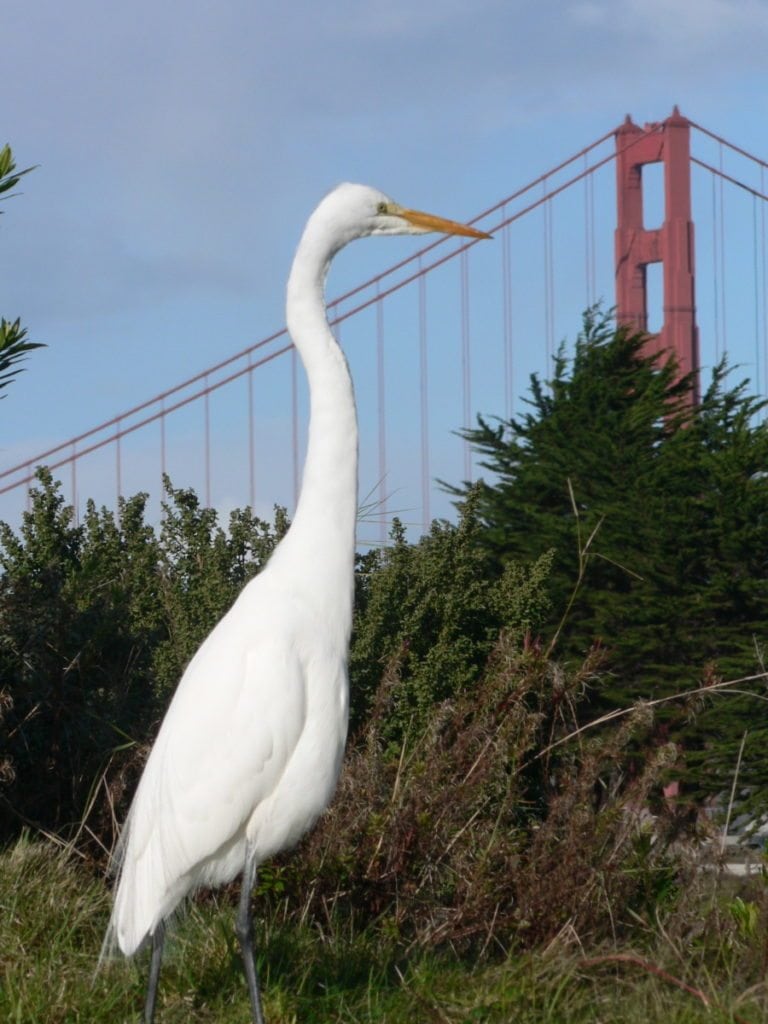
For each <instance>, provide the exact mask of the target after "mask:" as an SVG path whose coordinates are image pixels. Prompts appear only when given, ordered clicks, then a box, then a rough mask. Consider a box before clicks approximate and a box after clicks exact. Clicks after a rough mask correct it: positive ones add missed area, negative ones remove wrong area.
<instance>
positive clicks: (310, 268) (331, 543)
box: [285, 229, 357, 632]
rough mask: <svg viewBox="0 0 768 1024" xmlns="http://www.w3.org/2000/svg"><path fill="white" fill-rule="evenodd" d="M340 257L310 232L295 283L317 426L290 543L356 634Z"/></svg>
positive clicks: (315, 585)
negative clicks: (338, 334) (336, 281)
mask: <svg viewBox="0 0 768 1024" xmlns="http://www.w3.org/2000/svg"><path fill="white" fill-rule="evenodd" d="M332 255H333V252H332V251H330V250H328V249H327V248H326V247H324V246H323V245H322V240H317V239H315V238H313V235H312V232H311V231H310V230H309V229H308V230H307V232H306V233H305V236H304V238H303V239H302V242H301V244H300V246H299V249H298V251H297V253H296V258H295V260H294V264H293V268H292V270H291V275H290V278H289V280H288V294H287V321H288V329H289V331H290V334H291V337H292V338H293V342H294V344H295V346H296V348H297V349H298V352H299V355H300V356H301V360H302V362H303V364H304V368H305V370H306V373H307V377H308V380H309V397H310V420H309V440H308V445H307V457H306V461H305V463H304V474H303V480H302V486H301V495H300V497H299V502H298V505H297V507H296V512H295V515H294V519H293V525H292V526H291V529H290V531H289V534H288V536H287V537H286V538H285V542H286V543H287V545H289V546H290V548H291V549H292V551H293V552H294V553H296V552H297V549H298V551H299V552H300V556H301V557H302V560H303V566H304V572H305V577H304V579H305V585H306V587H307V588H310V590H309V591H308V592H309V594H310V596H311V597H312V598H315V597H316V598H317V599H318V600H319V601H321V602H323V607H324V608H325V609H327V611H328V612H329V613H330V615H331V616H335V617H339V616H341V621H340V622H339V625H341V626H343V628H344V630H346V631H347V632H348V629H349V624H350V623H351V616H352V597H353V585H354V557H355V520H356V517H357V414H356V410H355V397H354V392H353V388H352V379H351V377H350V373H349V368H348V366H347V361H346V359H345V358H344V354H343V352H342V351H341V348H340V347H339V345H338V343H337V342H336V340H335V338H334V337H333V335H332V333H331V330H330V327H329V326H328V320H327V316H326V311H325V300H324V296H323V292H324V285H325V277H326V274H327V270H328V266H329V264H330V260H331V257H332ZM344 584H346V586H345V585H344ZM340 595H341V596H340Z"/></svg>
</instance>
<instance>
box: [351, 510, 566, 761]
mask: <svg viewBox="0 0 768 1024" xmlns="http://www.w3.org/2000/svg"><path fill="white" fill-rule="evenodd" d="M479 531H480V521H479V518H478V515H477V503H476V500H475V499H474V497H473V496H470V497H469V499H468V500H467V501H466V502H465V503H464V505H463V506H462V509H461V514H460V518H459V522H458V525H453V524H451V523H447V522H438V521H435V522H433V523H432V527H431V529H430V532H429V533H428V534H427V535H426V536H424V537H422V538H421V539H420V540H419V541H418V543H416V544H409V543H408V542H407V541H406V539H405V531H404V529H403V527H402V525H401V524H400V522H399V521H398V520H395V522H394V525H393V528H392V534H391V541H392V543H391V546H390V547H389V548H386V549H383V550H377V551H375V552H374V553H372V554H371V555H369V556H368V558H367V559H366V560H365V562H364V564H363V565H362V566H361V568H360V572H359V574H358V575H359V576H360V577H361V578H362V582H361V585H360V586H359V588H358V602H357V610H356V618H355V626H354V632H353V642H352V650H351V655H350V675H351V680H352V701H353V727H356V726H358V725H359V724H360V723H361V722H362V721H363V720H364V719H365V717H366V715H367V713H368V712H369V711H370V709H371V707H372V704H373V702H374V700H375V699H376V694H377V692H378V690H379V684H380V681H381V677H382V673H383V672H384V670H385V668H386V666H387V665H388V664H389V663H390V662H391V660H392V659H393V658H395V659H396V660H397V664H398V685H397V688H396V691H395V692H394V693H393V694H392V695H391V698H390V701H389V703H390V708H389V712H388V716H387V724H386V727H385V732H386V734H387V736H388V737H389V738H390V739H394V740H395V741H398V742H399V740H400V739H401V738H402V736H403V735H405V734H406V733H407V732H408V731H409V730H416V731H420V729H421V728H422V726H423V724H424V722H425V720H426V718H427V717H428V715H429V714H430V713H431V710H432V708H433V707H434V705H435V703H436V702H439V701H442V700H444V699H446V698H449V697H453V696H456V695H458V694H460V693H463V692H465V691H468V690H470V689H471V688H472V687H473V685H474V684H475V683H476V682H477V680H478V678H479V676H480V673H481V670H482V668H483V666H484V664H485V662H486V659H487V658H488V655H489V654H490V652H491V650H492V649H493V646H494V644H495V643H496V640H497V638H498V635H499V632H500V630H502V629H505V630H507V631H510V632H514V634H515V636H516V637H517V638H518V639H522V637H523V636H524V635H525V634H526V633H529V632H531V631H535V630H536V628H537V627H538V625H539V622H540V621H541V620H542V619H543V617H544V613H545V610H546V599H545V598H544V594H543V587H542V581H543V580H544V578H545V577H546V575H547V572H548V570H549V557H548V556H546V555H544V556H542V557H540V558H538V559H537V560H536V561H535V563H534V564H533V565H532V566H531V567H530V569H522V568H520V567H519V566H517V565H515V564H510V565H509V566H507V568H506V570H505V571H504V573H502V575H501V576H500V577H499V578H498V579H497V578H494V576H493V575H492V574H491V573H490V572H489V567H488V559H487V558H486V557H485V556H484V554H483V553H482V551H481V549H480V547H479V544H478V539H479Z"/></svg>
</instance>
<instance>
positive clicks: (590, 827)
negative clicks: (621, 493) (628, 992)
mask: <svg viewBox="0 0 768 1024" xmlns="http://www.w3.org/2000/svg"><path fill="white" fill-rule="evenodd" d="M399 667H400V666H399V664H398V662H397V660H395V661H394V662H393V663H392V664H391V665H390V668H389V671H388V673H387V674H386V675H385V677H384V680H383V681H382V683H381V685H380V689H379V692H378V694H377V697H376V701H375V705H374V713H373V714H372V716H371V717H370V718H369V720H368V722H367V724H366V727H365V728H364V729H363V730H362V731H361V733H360V734H359V735H358V737H357V741H356V743H355V745H354V747H353V750H352V751H351V753H350V754H349V755H348V757H347V760H346V762H345V767H344V770H343V774H342V781H341V784H340V791H339V794H338V795H337V798H336V800H335V802H334V804H333V806H332V808H331V811H330V812H329V814H328V815H327V816H326V817H325V818H324V819H323V820H322V822H321V823H320V825H319V827H318V828H317V829H316V830H315V831H314V832H313V834H312V835H311V836H310V837H309V838H308V839H307V840H306V842H305V844H304V847H303V850H302V852H301V854H300V855H299V857H297V858H289V859H288V860H287V861H286V868H285V871H286V879H287V881H288V885H287V888H288V891H289V896H291V895H292V899H291V898H289V904H293V905H298V906H299V907H300V908H301V910H300V912H301V915H302V918H304V917H306V915H307V914H309V913H313V914H316V915H317V916H318V917H322V914H323V912H324V908H326V907H327V906H333V907H336V908H337V909H341V910H343V911H344V912H345V913H347V914H349V915H354V916H355V919H356V920H358V921H362V922H366V921H368V920H370V919H371V918H378V919H379V920H380V921H385V922H386V926H387V927H388V928H390V929H391V930H392V932H393V934H396V935H397V936H398V938H399V940H400V941H401V942H402V943H403V944H404V945H410V944H412V943H413V944H417V945H420V946H440V945H443V944H448V945H450V946H451V948H454V949H474V950H475V951H477V950H480V949H487V948H489V946H494V945H496V946H500V947H503V948H509V947H510V946H511V945H514V946H523V945H529V944H537V943H540V942H546V941H549V940H551V939H553V938H554V937H555V936H556V935H557V933H558V932H559V931H560V929H561V928H562V927H563V926H564V925H565V924H566V923H570V924H571V925H572V926H573V927H574V928H576V929H577V930H578V932H579V934H582V935H588V936H591V937H595V936H605V929H606V925H607V922H608V921H609V920H611V921H612V922H613V928H614V931H615V932H616V933H618V932H619V931H620V930H621V929H623V928H624V927H625V926H628V925H630V924H631V921H632V920H633V919H635V918H636V917H637V915H642V914H645V913H651V914H652V913H654V912H655V910H656V909H657V908H658V907H659V906H660V905H661V904H662V903H663V901H664V900H666V899H668V898H672V896H673V895H674V892H675V891H676V889H677V884H678V881H677V879H678V869H677V867H676V865H675V863H674V860H673V859H672V858H670V856H669V853H668V849H667V844H666V841H665V836H666V835H667V832H666V827H667V824H670V822H666V823H665V819H663V818H662V819H660V820H659V821H657V822H656V824H655V825H654V824H652V822H651V820H646V821H644V820H643V819H642V818H641V817H640V816H639V812H640V809H642V808H645V807H647V806H648V804H649V800H650V799H651V795H652V794H653V793H655V792H658V788H659V783H660V779H661V778H662V775H663V773H664V772H665V771H667V770H668V769H669V768H670V767H671V765H673V764H674V762H675V761H676V757H677V755H676V752H675V749H674V747H673V745H671V744H663V745H660V746H655V747H651V748H648V749H647V751H646V753H647V756H646V758H645V764H644V768H643V770H642V771H641V772H640V773H636V774H634V775H632V774H631V771H630V763H631V759H633V758H634V752H635V748H636V744H638V743H645V741H646V737H647V735H648V727H649V716H648V714H647V712H646V711H645V710H644V709H643V708H639V709H638V710H637V711H636V712H635V713H633V714H632V715H630V716H628V717H627V718H626V719H625V721H624V724H623V725H621V726H620V727H619V728H617V729H613V730H608V731H604V732H602V733H600V734H598V735H597V736H596V737H595V738H593V739H591V740H588V741H587V740H585V741H584V742H583V743H582V744H581V745H580V746H577V745H575V744H573V743H571V744H565V745H563V746H562V747H561V746H559V745H558V740H559V739H560V738H561V737H564V736H565V735H567V734H568V733H569V732H570V731H571V730H572V729H573V725H574V720H575V717H576V714H577V709H578V706H579V705H580V704H581V703H582V702H583V701H584V699H585V692H586V687H587V684H588V683H591V682H593V681H594V674H595V671H596V668H597V666H596V663H595V660H594V659H589V660H588V661H587V662H586V663H585V664H584V665H583V666H582V667H581V669H580V670H579V671H578V672H577V673H573V674H566V673H564V672H563V671H562V670H561V668H560V667H559V666H558V665H556V664H554V663H553V662H551V661H550V660H549V659H548V658H547V656H546V655H545V654H544V653H543V652H542V650H541V649H540V648H539V647H538V645H536V644H531V643H530V642H526V641H525V640H524V641H523V642H522V643H519V642H518V641H517V640H516V638H515V636H514V632H513V631H503V632H502V634H501V638H500V639H499V640H498V642H497V644H496V646H495V648H494V650H493V652H492V654H491V656H490V658H489V660H488V663H487V666H486V669H485V671H483V672H482V673H481V674H480V676H479V678H478V680H477V681H476V682H475V683H474V685H473V686H472V687H468V688H466V689H464V690H463V691H461V692H460V693H456V694H454V695H452V696H451V698H449V699H446V700H443V701H441V702H439V703H437V704H433V705H432V708H431V710H430V713H429V715H428V716H427V718H426V721H425V723H424V726H423V729H422V730H421V731H419V732H418V733H416V734H415V735H414V734H413V733H411V734H409V735H408V736H407V737H406V738H405V739H404V740H403V742H402V744H401V747H400V749H399V750H393V749H392V744H391V741H390V740H389V738H388V737H389V729H388V719H389V715H390V714H391V707H392V704H393V701H395V700H396V698H397V694H398V690H399V687H400V677H399ZM651 828H653V836H654V842H653V843H651V842H650V837H651V833H650V831H649V830H650V829H651ZM291 890H292V892H291ZM307 892H309V896H307V895H306V893H307ZM608 908H610V911H609V910H608Z"/></svg>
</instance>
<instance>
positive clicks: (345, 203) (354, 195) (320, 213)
mask: <svg viewBox="0 0 768 1024" xmlns="http://www.w3.org/2000/svg"><path fill="white" fill-rule="evenodd" d="M314 217H317V218H318V219H319V220H321V221H324V222H325V225H326V226H327V227H328V228H332V229H333V231H334V233H335V234H336V238H337V240H338V248H341V246H342V245H346V244H347V242H351V241H352V240H353V239H355V238H365V237H367V236H368V235H423V234H427V233H428V232H430V231H438V232H443V233H444V234H449V235H464V236H466V237H468V238H490V237H491V236H490V235H488V234H486V233H485V232H484V231H478V230H477V229H476V228H472V227H469V226H468V225H466V224H458V223H457V222H456V221H453V220H446V219H445V218H444V217H435V216H434V215H432V214H429V213H422V212H421V211H420V210H411V209H408V208H407V207H404V206H400V204H399V203H396V202H395V201H394V200H393V199H390V197H389V196H387V195H385V194H384V193H383V192H380V191H379V190H378V189H375V188H370V187H369V186H368V185H353V184H350V183H349V182H345V183H344V184H343V185H339V186H338V187H337V188H335V189H334V190H333V191H332V192H330V193H329V194H328V195H327V196H326V197H325V199H324V200H323V201H322V202H321V203H320V205H319V206H318V208H317V210H316V211H315V214H314Z"/></svg>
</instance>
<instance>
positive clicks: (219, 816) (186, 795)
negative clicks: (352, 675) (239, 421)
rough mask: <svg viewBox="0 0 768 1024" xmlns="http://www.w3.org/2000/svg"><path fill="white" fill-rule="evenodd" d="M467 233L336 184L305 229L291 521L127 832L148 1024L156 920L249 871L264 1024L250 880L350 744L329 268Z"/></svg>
mask: <svg viewBox="0 0 768 1024" xmlns="http://www.w3.org/2000/svg"><path fill="white" fill-rule="evenodd" d="M426 231H444V232H448V233H452V234H461V235H468V236H471V237H477V238H482V237H487V236H486V235H484V234H483V233H482V232H480V231H476V230H475V229H474V228H469V227H465V226H464V225H461V224H456V223H454V222H453V221H446V220H443V219H440V218H436V217H432V216H431V215H428V214H422V213H419V212H417V211H413V210H406V209H403V208H402V207H399V206H398V205H397V204H396V203H394V202H393V201H392V200H391V199H389V198H388V197H387V196H385V195H383V194H382V193H381V192H379V191H377V190H375V189H372V188H368V187H366V186H362V185H350V184H345V185H340V186H339V187H338V188H337V189H335V190H334V191H333V192H331V193H330V194H329V195H328V196H326V198H325V199H324V200H323V201H322V202H321V203H320V205H319V206H318V207H317V209H316V210H315V212H314V213H313V214H312V216H311V217H310V219H309V221H308V223H307V226H306V228H305V230H304V234H303V236H302V239H301V242H300V244H299V247H298V250H297V252H296V256H295V259H294V262H293V267H292V270H291V274H290V278H289V281H288V291H287V307H286V308H287V323H288V329H289V331H290V334H291V337H292V338H293V341H294V344H295V346H296V348H297V349H298V351H299V354H300V356H301V359H302V362H303V364H304V367H305V369H306V372H307V377H308V381H309V394H310V423H309V442H308V447H307V457H306V462H305V465H304V477H303V481H302V488H301V496H300V499H299V503H298V506H297V508H296V513H295V516H294V519H293V523H292V525H291V527H290V529H289V530H288V532H287V534H286V536H285V537H284V538H283V540H282V541H281V542H280V544H279V545H278V546H277V548H276V549H275V551H274V552H273V554H272V557H271V558H270V560H269V562H268V563H267V565H266V566H265V567H264V569H263V570H262V572H261V573H260V574H259V575H258V576H257V577H255V578H254V579H253V580H251V582H250V583H248V584H247V585H246V586H245V587H244V589H243V591H242V593H241V594H240V596H239V597H238V599H237V600H236V602H235V604H234V605H233V606H232V608H231V609H230V610H229V611H228V612H227V614H226V615H225V616H224V618H223V619H222V620H221V621H220V622H219V623H218V625H217V626H216V627H215V628H214V630H213V631H212V632H211V634H210V635H209V636H208V638H207V639H206V640H205V641H204V643H203V644H202V646H201V647H200V649H199V650H198V652H197V653H196V654H195V656H194V657H193V659H192V661H191V662H190V663H189V666H188V667H187V669H186V671H185V673H184V675H183V677H182V679H181V681H180V683H179V686H178V688H177V690H176V693H175V694H174V697H173V700H172V701H171V704H170V707H169V708H168V711H167V713H166V716H165V719H164V721H163V723H162V726H161V728H160V731H159V733H158V735H157V739H156V740H155V744H154V746H153V748H152V752H151V754H150V756H149V758H148V760H147V763H146V766H145V768H144V772H143V775H142V777H141V780H140V782H139V785H138V788H137V790H136V794H135V797H134V799H133V804H132V806H131V809H130V812H129V814H128V818H127V820H126V823H125V826H124V830H123V836H122V839H121V844H120V851H119V861H120V868H119V877H118V882H117V886H116V891H115V897H114V907H113V911H112V917H111V920H110V924H109V931H108V935H107V942H116V943H117V945H118V946H119V947H120V949H121V950H122V952H123V953H125V954H126V955H127V956H130V955H131V954H132V953H134V952H135V951H136V950H137V949H138V948H139V947H140V946H142V944H143V943H144V942H145V941H146V940H147V939H148V938H150V937H151V938H152V940H153V956H152V968H151V972H150V982H149V987H148V994H147V1003H146V1006H145V1020H146V1021H147V1022H151V1021H152V1020H153V1017H154V1008H155V998H156V992H157V983H158V978H159V970H160V962H161V957H162V942H163V935H164V921H165V919H166V918H167V917H168V915H169V914H171V913H172V912H173V910H174V908H175V907H176V906H178V904H179V903H180V901H181V900H182V899H183V898H184V897H185V896H186V895H187V894H188V893H189V892H190V891H191V890H193V889H196V888H197V887H199V886H210V885H220V884H222V883H225V882H229V881H231V880H232V879H234V878H235V877H236V876H237V875H238V874H240V873H241V872H243V892H242V896H241V901H240V910H239V913H238V919H237V933H238V937H239V938H240V940H241V944H242V947H243V958H244V964H245V970H246V976H247V979H248V984H249V991H250V995H251V1003H252V1010H253V1017H254V1021H255V1022H257V1024H262V1022H263V1016H262V1010H261V1001H260V995H259V990H258V982H257V979H256V973H255V967H254V961H253V949H252V940H251V933H252V918H251V906H250V893H251V889H252V887H253V883H254V880H255V874H256V868H257V866H258V864H260V863H261V862H262V861H263V860H264V859H265V858H267V857H270V856H272V855H273V854H275V853H277V852H278V851H279V850H282V849H285V848H286V847H289V846H291V845H292V844H294V843H295V842H296V841H297V840H298V839H299V837H300V836H301V835H302V834H303V833H304V832H306V831H307V829H309V828H310V827H311V826H312V824H313V823H314V822H315V820H316V819H317V817H318V815H320V814H321V813H322V811H323V810H324V809H325V808H326V807H327V805H328V803H329V801H330V800H331V797H332V796H333V792H334V789H335V786H336V781H337V779H338V775H339V769H340V766H341V759H342V753H343V749H344V743H345V740H346V733H347V717H348V705H349V690H348V682H347V651H348V645H349V635H350V629H351V625H352V599H353V584H354V556H355V519H356V514H357V416H356V411H355V400H354V394H353V389H352V380H351V378H350V374H349V369H348V367H347V363H346V360H345V358H344V355H343V353H342V351H341V349H340V348H339V346H338V344H337V342H336V340H335V338H334V337H333V335H332V333H331V330H330V328H329V326H328V321H327V318H326V312H325V301H324V294H323V292H324V285H325V278H326V275H327V272H328V268H329V266H330V262H331V260H332V258H333V256H334V255H335V254H336V253H337V252H338V251H339V249H341V248H342V246H344V245H346V244H347V243H348V242H350V241H352V240H353V239H355V238H361V237H364V236H366V235H372V234H421V233H423V232H426Z"/></svg>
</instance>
